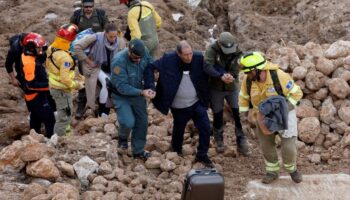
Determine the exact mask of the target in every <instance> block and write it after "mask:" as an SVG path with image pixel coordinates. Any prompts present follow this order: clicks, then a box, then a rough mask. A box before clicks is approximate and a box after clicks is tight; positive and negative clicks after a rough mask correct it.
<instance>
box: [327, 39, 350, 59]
mask: <svg viewBox="0 0 350 200" xmlns="http://www.w3.org/2000/svg"><path fill="white" fill-rule="evenodd" d="M349 54H350V41H343V40H339V41H337V42H335V43H333V44H332V45H331V46H330V47H329V48H328V49H327V50H326V51H325V53H324V56H325V57H326V58H328V59H335V58H339V57H345V56H347V55H349Z"/></svg>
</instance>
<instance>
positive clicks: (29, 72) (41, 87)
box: [21, 53, 49, 101]
mask: <svg viewBox="0 0 350 200" xmlns="http://www.w3.org/2000/svg"><path fill="white" fill-rule="evenodd" d="M21 61H22V65H23V68H22V69H23V75H24V84H25V86H24V88H25V89H24V93H25V100H26V101H32V100H33V99H35V97H36V96H37V95H38V94H39V92H42V91H45V92H47V91H48V90H49V84H48V80H47V74H46V71H45V68H44V66H43V63H42V61H40V60H38V58H37V57H35V56H31V55H25V54H24V53H23V54H22V56H21Z"/></svg>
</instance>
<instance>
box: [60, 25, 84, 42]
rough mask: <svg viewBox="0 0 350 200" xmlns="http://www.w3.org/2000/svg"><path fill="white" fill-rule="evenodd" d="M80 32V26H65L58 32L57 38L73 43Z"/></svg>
mask: <svg viewBox="0 0 350 200" xmlns="http://www.w3.org/2000/svg"><path fill="white" fill-rule="evenodd" d="M78 30H79V29H78V26H77V25H75V24H64V25H63V26H61V27H60V28H59V29H58V30H57V32H56V36H58V37H61V38H63V39H66V40H69V41H73V40H74V39H75V37H76V36H77V34H78Z"/></svg>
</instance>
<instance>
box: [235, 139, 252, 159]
mask: <svg viewBox="0 0 350 200" xmlns="http://www.w3.org/2000/svg"><path fill="white" fill-rule="evenodd" d="M237 151H238V153H240V154H242V155H243V156H244V157H249V156H250V154H251V152H250V151H249V145H248V142H247V140H246V139H245V138H244V139H240V140H238V141H237Z"/></svg>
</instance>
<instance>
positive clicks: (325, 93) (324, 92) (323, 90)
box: [312, 88, 328, 101]
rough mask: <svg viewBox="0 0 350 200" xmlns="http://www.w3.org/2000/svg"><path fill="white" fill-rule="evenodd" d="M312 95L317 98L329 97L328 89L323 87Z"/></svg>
mask: <svg viewBox="0 0 350 200" xmlns="http://www.w3.org/2000/svg"><path fill="white" fill-rule="evenodd" d="M312 97H313V98H314V99H317V100H321V101H322V100H325V99H326V98H327V97H328V89H327V88H321V89H319V90H318V91H317V92H315V93H314V94H313V95H312Z"/></svg>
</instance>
